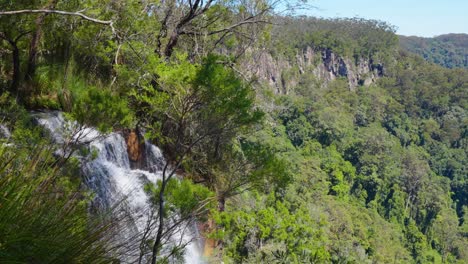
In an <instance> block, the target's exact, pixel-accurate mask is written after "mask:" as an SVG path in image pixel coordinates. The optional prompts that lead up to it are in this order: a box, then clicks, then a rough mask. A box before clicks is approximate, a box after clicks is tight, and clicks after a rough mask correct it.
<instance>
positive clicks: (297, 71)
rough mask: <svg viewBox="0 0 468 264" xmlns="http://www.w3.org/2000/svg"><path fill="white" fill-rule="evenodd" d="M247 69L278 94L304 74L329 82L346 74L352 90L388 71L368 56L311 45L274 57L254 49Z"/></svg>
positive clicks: (366, 84) (286, 91) (285, 91)
mask: <svg viewBox="0 0 468 264" xmlns="http://www.w3.org/2000/svg"><path fill="white" fill-rule="evenodd" d="M251 58H252V59H251V60H249V61H248V62H246V63H244V65H243V66H244V67H245V69H247V71H248V72H249V73H250V74H252V75H253V76H256V77H257V78H258V79H259V80H260V81H263V82H266V83H268V84H269V85H270V86H271V87H273V88H274V89H275V92H276V93H277V94H288V93H289V91H290V90H291V88H293V87H294V86H296V85H297V83H298V82H299V80H300V77H301V75H304V74H313V76H315V77H316V78H317V79H318V80H320V81H322V83H323V84H326V83H328V82H330V81H332V80H335V79H337V78H340V77H344V78H346V79H347V80H348V85H349V89H350V90H354V89H355V88H356V87H357V86H359V85H365V86H368V85H370V84H372V83H374V82H375V81H376V80H377V79H378V78H380V77H382V76H383V75H384V67H383V65H381V64H379V63H375V62H373V61H372V60H368V59H359V60H358V61H357V62H355V60H352V59H349V58H345V57H342V56H339V55H337V54H335V53H333V52H332V51H331V50H330V49H324V50H314V49H313V48H312V47H307V48H306V49H303V50H301V51H299V52H297V53H296V56H295V57H294V58H293V59H286V58H284V57H281V56H276V57H274V56H273V55H272V54H271V53H270V52H269V51H266V50H259V51H256V52H252V53H251Z"/></svg>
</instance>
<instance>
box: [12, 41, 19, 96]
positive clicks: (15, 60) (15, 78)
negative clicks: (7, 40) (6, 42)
mask: <svg viewBox="0 0 468 264" xmlns="http://www.w3.org/2000/svg"><path fill="white" fill-rule="evenodd" d="M11 45H12V48H13V52H12V59H13V78H12V81H11V86H10V92H11V94H13V95H18V86H19V82H20V76H21V73H20V56H19V49H18V46H17V45H16V43H14V44H13V43H11Z"/></svg>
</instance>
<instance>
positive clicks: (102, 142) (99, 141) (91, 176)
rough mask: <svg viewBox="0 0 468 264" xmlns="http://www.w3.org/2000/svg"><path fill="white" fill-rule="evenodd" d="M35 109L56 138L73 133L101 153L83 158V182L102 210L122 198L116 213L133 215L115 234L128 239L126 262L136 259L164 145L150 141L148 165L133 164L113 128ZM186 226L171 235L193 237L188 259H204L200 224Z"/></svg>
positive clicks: (184, 239)
mask: <svg viewBox="0 0 468 264" xmlns="http://www.w3.org/2000/svg"><path fill="white" fill-rule="evenodd" d="M35 115H36V118H37V120H38V122H39V124H41V125H42V126H44V127H46V128H47V129H48V130H49V131H51V134H52V136H53V138H54V140H55V141H56V142H57V143H64V142H65V141H66V140H67V138H71V139H72V140H74V141H75V143H82V144H85V145H86V146H88V148H89V149H90V150H91V152H95V153H97V155H96V157H95V158H94V159H92V160H89V159H83V158H82V160H83V161H82V170H83V174H84V177H85V183H86V185H87V186H88V187H89V188H90V189H91V190H92V191H93V192H94V193H95V198H94V202H93V207H94V208H95V209H96V210H98V211H101V212H102V211H105V210H108V209H110V208H111V207H114V206H115V205H116V204H119V206H118V207H117V208H119V209H118V211H119V212H117V214H119V213H122V214H127V215H129V217H130V219H131V221H125V223H120V224H119V230H120V231H119V233H118V238H117V240H120V241H124V244H125V243H126V244H127V245H126V247H125V250H124V253H123V254H122V255H123V256H122V257H121V258H122V259H121V260H122V262H124V263H134V262H136V261H137V260H138V258H139V257H140V251H139V246H140V244H139V242H138V241H139V240H141V234H142V233H143V232H144V231H145V228H146V227H147V224H148V220H149V219H150V218H149V216H150V214H151V210H152V207H151V206H150V204H149V200H148V199H149V197H148V195H147V193H146V192H145V191H144V186H145V184H147V183H149V182H152V183H156V182H157V181H158V180H160V179H161V177H162V171H161V169H162V167H163V165H164V162H165V161H164V158H163V156H162V154H161V151H160V150H159V149H158V148H157V147H156V146H154V145H152V144H150V143H148V142H146V143H145V151H146V155H145V159H146V160H145V163H146V164H147V167H148V168H145V170H142V169H132V168H131V166H130V159H129V156H128V152H127V146H126V142H125V139H124V138H123V136H122V135H121V134H119V133H112V134H110V135H108V136H105V137H104V136H102V135H100V134H99V133H98V132H97V131H96V130H94V129H91V128H81V129H80V130H77V129H74V128H73V127H74V125H73V123H71V122H67V121H65V119H64V118H63V115H62V114H61V113H60V112H50V113H39V114H35ZM75 126H76V124H75ZM70 131H72V132H71V133H72V134H71V135H70ZM61 153H63V152H61ZM91 156H92V155H91ZM146 169H147V170H146ZM114 213H115V212H114ZM190 229H191V230H190ZM186 231H187V232H176V233H175V235H173V237H171V238H170V240H172V241H173V242H174V243H175V241H182V242H183V243H188V242H190V241H194V242H192V243H189V244H188V246H187V247H186V248H185V255H184V262H185V263H194V264H196V263H203V261H202V256H201V253H200V252H201V249H200V245H199V241H200V240H199V239H198V238H197V237H194V234H195V233H196V228H188V230H186Z"/></svg>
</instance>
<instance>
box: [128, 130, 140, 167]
mask: <svg viewBox="0 0 468 264" xmlns="http://www.w3.org/2000/svg"><path fill="white" fill-rule="evenodd" d="M127 151H128V157H129V159H130V160H131V161H135V162H136V161H138V160H140V159H141V154H142V151H141V149H140V142H139V140H138V135H137V133H135V131H131V132H130V133H129V134H128V137H127Z"/></svg>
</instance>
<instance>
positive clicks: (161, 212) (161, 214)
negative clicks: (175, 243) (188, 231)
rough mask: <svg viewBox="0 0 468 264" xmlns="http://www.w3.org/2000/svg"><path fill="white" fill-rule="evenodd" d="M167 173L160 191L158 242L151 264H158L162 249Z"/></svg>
mask: <svg viewBox="0 0 468 264" xmlns="http://www.w3.org/2000/svg"><path fill="white" fill-rule="evenodd" d="M165 173H166V172H165V171H164V172H163V180H162V184H161V190H160V191H159V223H158V232H157V234H156V240H155V241H154V245H153V252H152V256H151V264H156V258H157V256H158V255H159V251H160V250H161V247H162V242H161V241H162V233H163V229H164V191H165V189H166V184H167V180H166V179H165Z"/></svg>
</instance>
